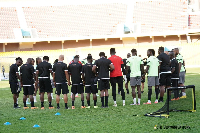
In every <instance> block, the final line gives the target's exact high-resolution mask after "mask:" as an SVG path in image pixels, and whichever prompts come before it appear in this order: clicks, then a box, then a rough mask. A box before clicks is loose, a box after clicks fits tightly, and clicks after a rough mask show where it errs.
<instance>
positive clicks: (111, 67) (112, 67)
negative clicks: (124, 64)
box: [109, 63, 115, 71]
mask: <svg viewBox="0 0 200 133" xmlns="http://www.w3.org/2000/svg"><path fill="white" fill-rule="evenodd" d="M109 66H110V70H111V71H112V70H114V69H115V67H114V65H113V64H112V63H111V64H110V65H109Z"/></svg>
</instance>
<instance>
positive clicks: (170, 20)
mask: <svg viewBox="0 0 200 133" xmlns="http://www.w3.org/2000/svg"><path fill="white" fill-rule="evenodd" d="M133 10H134V12H133V23H140V24H141V33H150V32H164V31H165V32H166V31H183V30H185V29H186V28H187V19H188V18H187V14H186V12H187V2H186V0H166V1H141V2H136V4H135V5H134V8H133Z"/></svg>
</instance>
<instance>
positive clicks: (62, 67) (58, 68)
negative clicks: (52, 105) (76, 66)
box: [53, 62, 68, 83]
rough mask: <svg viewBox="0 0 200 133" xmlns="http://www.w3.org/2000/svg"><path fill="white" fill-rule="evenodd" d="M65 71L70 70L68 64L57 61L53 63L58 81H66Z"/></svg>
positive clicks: (56, 80)
mask: <svg viewBox="0 0 200 133" xmlns="http://www.w3.org/2000/svg"><path fill="white" fill-rule="evenodd" d="M65 71H68V69H67V64H65V63H63V62H57V63H55V64H54V65H53V72H54V73H55V82H56V83H66V82H67V80H66V76H65Z"/></svg>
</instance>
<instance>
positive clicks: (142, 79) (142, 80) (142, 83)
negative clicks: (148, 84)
mask: <svg viewBox="0 0 200 133" xmlns="http://www.w3.org/2000/svg"><path fill="white" fill-rule="evenodd" d="M144 82H145V78H141V88H142V90H141V93H143V92H144Z"/></svg>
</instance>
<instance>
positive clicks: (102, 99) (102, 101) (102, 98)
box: [101, 90, 105, 108]
mask: <svg viewBox="0 0 200 133" xmlns="http://www.w3.org/2000/svg"><path fill="white" fill-rule="evenodd" d="M104 92H105V91H104V90H101V104H102V106H101V107H102V108H104V107H105V106H104Z"/></svg>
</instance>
